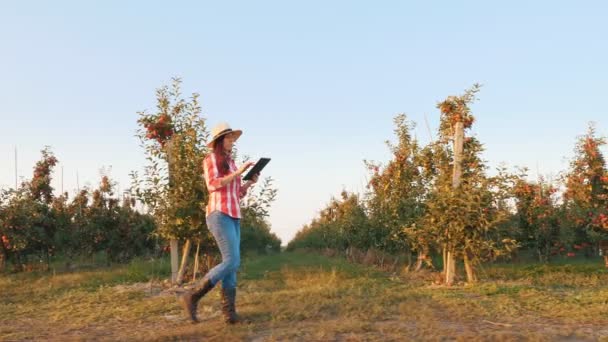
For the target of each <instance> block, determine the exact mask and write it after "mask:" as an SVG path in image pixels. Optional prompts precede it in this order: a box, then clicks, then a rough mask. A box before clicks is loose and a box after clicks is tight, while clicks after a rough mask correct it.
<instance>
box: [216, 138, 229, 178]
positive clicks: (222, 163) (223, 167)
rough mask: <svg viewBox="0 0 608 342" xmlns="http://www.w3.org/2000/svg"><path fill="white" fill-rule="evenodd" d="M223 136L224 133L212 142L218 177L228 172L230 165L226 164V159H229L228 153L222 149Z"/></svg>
mask: <svg viewBox="0 0 608 342" xmlns="http://www.w3.org/2000/svg"><path fill="white" fill-rule="evenodd" d="M225 137H226V136H225V135H222V136H221V137H219V138H217V140H215V142H214V143H213V154H214V155H215V161H216V164H217V167H218V172H219V175H220V177H222V176H225V175H227V174H229V173H230V166H229V164H228V161H229V160H230V153H226V151H225V150H224V138H225Z"/></svg>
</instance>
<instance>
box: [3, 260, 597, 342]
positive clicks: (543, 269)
mask: <svg viewBox="0 0 608 342" xmlns="http://www.w3.org/2000/svg"><path fill="white" fill-rule="evenodd" d="M168 275H169V266H168V262H167V260H153V261H146V260H137V261H134V262H133V263H131V264H129V265H123V266H115V267H110V268H101V269H97V270H87V271H80V272H75V273H55V274H53V273H52V272H49V273H30V274H26V273H23V274H14V275H3V276H2V277H0V293H1V295H0V340H2V339H3V340H23V339H70V340H74V339H76V340H78V339H82V340H88V339H96V340H190V339H191V340H200V339H205V340H211V341H213V340H217V341H226V340H228V341H230V340H243V339H246V340H248V339H255V338H259V339H260V340H269V341H272V340H279V341H281V340H302V341H310V340H355V341H356V340H378V341H385V340H404V339H416V340H419V339H425V340H435V339H436V340H440V339H443V338H448V337H453V338H456V339H461V340H484V339H485V340H519V339H526V340H529V339H530V340H555V339H599V338H602V337H603V336H606V337H608V329H607V328H604V326H606V323H608V286H607V285H608V272H606V271H605V270H604V269H602V267H601V264H600V263H596V262H595V261H592V262H587V263H585V262H577V263H573V264H558V265H541V264H529V265H517V266H514V265H486V266H485V267H483V270H482V275H483V277H484V278H485V279H484V281H482V282H481V283H480V284H477V285H474V286H468V285H463V286H456V287H453V288H445V287H441V286H437V285H433V279H434V278H435V276H434V275H433V274H430V273H406V274H401V275H394V274H386V273H382V272H379V271H377V270H376V269H372V268H368V267H362V266H359V265H354V264H350V263H348V262H346V261H345V260H343V259H340V258H327V257H323V256H321V255H318V254H301V253H284V254H276V255H270V256H259V257H252V258H250V259H247V260H244V262H243V266H242V270H241V272H240V274H239V290H238V300H237V307H238V309H239V311H240V313H241V314H242V315H243V316H244V317H246V318H248V319H250V320H251V321H252V324H249V325H241V326H231V327H227V326H225V325H224V324H223V323H222V321H221V318H220V312H219V291H217V290H215V291H213V292H211V293H210V295H209V296H208V297H206V298H204V299H203V300H202V301H201V307H200V310H199V316H201V318H202V320H203V322H202V323H201V324H197V325H192V324H190V323H189V322H188V321H187V320H185V318H184V316H183V313H182V312H181V308H180V306H179V304H178V302H177V300H176V296H175V295H173V294H171V293H168V292H161V290H162V288H161V280H163V279H165V278H167V277H168Z"/></svg>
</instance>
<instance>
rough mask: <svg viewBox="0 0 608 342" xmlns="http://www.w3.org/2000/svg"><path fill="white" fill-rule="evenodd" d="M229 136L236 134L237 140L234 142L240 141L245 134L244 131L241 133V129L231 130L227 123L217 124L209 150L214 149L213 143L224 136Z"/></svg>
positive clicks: (212, 131)
mask: <svg viewBox="0 0 608 342" xmlns="http://www.w3.org/2000/svg"><path fill="white" fill-rule="evenodd" d="M228 134H234V135H235V138H234V141H236V140H238V139H239V137H240V136H241V134H243V131H241V130H240V129H235V130H233V129H232V128H230V126H229V125H228V124H227V123H225V122H222V123H219V124H217V125H216V126H215V127H213V129H212V130H211V136H212V138H211V140H209V142H208V143H207V147H209V148H213V143H214V142H215V141H216V140H217V139H218V138H219V137H222V136H224V135H228Z"/></svg>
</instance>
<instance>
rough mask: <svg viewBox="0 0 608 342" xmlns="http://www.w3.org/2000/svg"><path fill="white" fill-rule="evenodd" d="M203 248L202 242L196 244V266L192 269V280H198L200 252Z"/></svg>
mask: <svg viewBox="0 0 608 342" xmlns="http://www.w3.org/2000/svg"><path fill="white" fill-rule="evenodd" d="M200 250H201V243H200V242H198V243H197V244H196V254H194V268H193V270H192V282H195V281H196V274H197V273H198V259H199V258H198V254H199V252H200Z"/></svg>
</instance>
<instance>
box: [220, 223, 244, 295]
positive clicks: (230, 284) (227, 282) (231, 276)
mask: <svg viewBox="0 0 608 342" xmlns="http://www.w3.org/2000/svg"><path fill="white" fill-rule="evenodd" d="M231 220H232V222H231V227H230V228H229V229H232V230H233V231H234V234H235V237H234V239H235V242H234V245H235V246H234V248H235V250H234V256H233V257H234V259H233V264H232V266H234V270H233V271H232V272H229V273H227V274H226V276H225V277H224V278H223V279H222V288H225V289H233V288H236V272H237V271H238V268H239V266H240V265H241V225H240V221H241V220H239V219H234V218H231Z"/></svg>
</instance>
